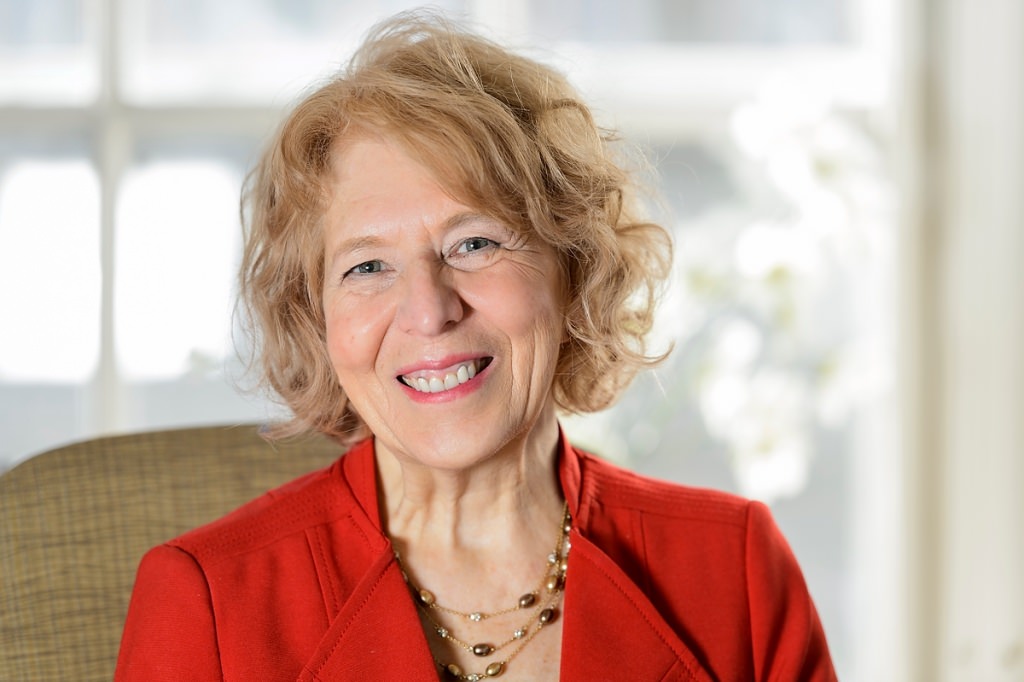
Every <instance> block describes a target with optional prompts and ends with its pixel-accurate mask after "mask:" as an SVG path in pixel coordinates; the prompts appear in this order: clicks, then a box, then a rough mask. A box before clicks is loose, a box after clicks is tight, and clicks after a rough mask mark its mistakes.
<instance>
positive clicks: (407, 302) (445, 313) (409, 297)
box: [396, 263, 464, 336]
mask: <svg viewBox="0 0 1024 682" xmlns="http://www.w3.org/2000/svg"><path fill="white" fill-rule="evenodd" d="M453 276H454V275H453V273H452V272H451V271H450V270H449V269H446V268H444V267H443V266H438V265H437V264H434V263H420V264H417V265H416V266H414V267H412V268H410V269H409V270H407V271H406V272H405V273H404V277H403V284H404V287H403V291H402V298H401V300H400V301H399V303H398V310H397V313H396V318H397V322H398V324H399V328H400V329H401V330H402V331H404V332H406V333H408V334H414V335H419V336H434V335H436V334H440V333H441V332H443V331H445V330H446V329H448V328H449V327H450V326H451V325H453V324H455V323H457V322H459V321H460V320H461V319H462V316H463V313H464V307H463V301H462V299H461V298H460V297H459V295H458V292H457V291H456V290H455V288H454V286H453V283H452V281H451V280H452V277H453Z"/></svg>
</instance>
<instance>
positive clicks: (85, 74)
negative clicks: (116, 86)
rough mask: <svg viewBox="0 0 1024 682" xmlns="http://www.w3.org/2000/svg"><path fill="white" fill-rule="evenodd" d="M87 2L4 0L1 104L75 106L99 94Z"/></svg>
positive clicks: (0, 39)
mask: <svg viewBox="0 0 1024 682" xmlns="http://www.w3.org/2000/svg"><path fill="white" fill-rule="evenodd" d="M94 20H95V15H94V14H87V12H86V7H85V0H31V1H29V0H0V102H24V103H48V104H74V103H81V102H86V101H89V100H91V99H92V98H94V97H95V96H96V93H97V92H98V84H99V69H98V61H97V57H96V51H95V49H94V46H93V45H92V44H90V41H89V40H88V37H89V36H90V35H92V34H93V33H94V32H93V31H90V30H89V29H90V28H91V27H90V25H89V23H90V22H91V21H94Z"/></svg>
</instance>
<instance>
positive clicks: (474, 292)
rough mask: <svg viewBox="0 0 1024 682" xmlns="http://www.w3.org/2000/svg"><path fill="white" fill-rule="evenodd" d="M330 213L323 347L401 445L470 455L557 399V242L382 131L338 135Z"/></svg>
mask: <svg viewBox="0 0 1024 682" xmlns="http://www.w3.org/2000/svg"><path fill="white" fill-rule="evenodd" d="M334 156H335V158H334V163H333V168H332V172H333V196H332V201H331V204H330V207H329V209H328V211H327V214H326V219H325V223H324V246H325V266H326V267H325V270H326V275H325V281H324V291H323V304H324V311H325V315H326V321H327V349H328V353H329V355H330V358H331V363H332V364H333V366H334V370H335V372H336V374H337V378H338V380H339V382H340V383H341V385H342V387H343V388H344V390H345V392H346V394H347V395H348V397H349V399H350V400H351V401H352V405H353V407H355V409H356V411H357V412H358V413H359V415H360V416H361V417H362V418H363V419H364V420H365V421H366V423H367V425H368V426H369V427H370V429H371V430H372V431H373V433H374V435H375V436H376V437H377V447H378V448H384V449H386V450H390V451H391V452H392V453H393V454H395V455H396V456H398V457H399V458H400V459H405V460H406V461H414V462H418V463H420V464H425V465H427V466H431V467H435V468H441V469H463V468H466V467H469V466H472V465H473V464H475V463H477V462H480V461H483V460H484V459H486V458H488V457H490V456H491V455H493V454H494V453H497V452H499V451H500V450H501V449H502V448H504V447H505V446H507V445H509V444H510V443H512V442H513V441H516V440H517V439H522V438H524V437H525V436H527V435H528V433H529V431H530V430H531V429H532V427H533V425H534V424H536V423H537V420H538V417H539V416H540V415H541V414H542V413H543V412H544V411H550V412H553V410H554V407H553V402H552V400H551V385H552V378H553V374H554V369H555V363H556V361H557V358H558V350H559V346H560V344H561V342H562V340H563V336H564V329H565V328H564V324H563V314H562V298H563V296H562V292H563V287H562V283H561V276H560V274H559V268H558V263H557V258H556V255H555V253H554V251H553V249H551V247H549V246H547V245H546V244H543V243H541V242H540V241H539V240H535V239H530V238H525V237H523V236H520V235H517V234H515V233H514V232H512V231H511V230H510V229H509V228H508V227H507V226H506V225H504V224H502V223H501V222H498V221H496V220H494V219H492V218H488V217H486V216H484V215H482V214H481V213H480V212H479V211H476V210H474V209H472V208H470V207H468V206H465V205H463V204H461V203H459V202H458V201H456V200H455V199H453V198H452V197H451V196H449V195H448V194H447V193H446V192H445V191H444V190H442V189H441V187H440V186H439V185H438V183H437V182H436V181H435V180H434V178H433V176H432V175H431V173H430V172H429V171H428V170H427V169H426V168H425V167H423V166H422V165H420V164H419V163H417V162H416V161H414V160H413V159H412V158H411V157H409V156H408V155H407V154H405V153H404V152H403V151H402V149H401V148H400V147H399V146H398V145H394V144H391V143H389V142H387V141H386V140H383V139H379V138H373V137H364V138H357V139H354V140H349V141H347V142H345V143H344V144H343V145H342V146H340V147H338V148H336V149H335V155H334Z"/></svg>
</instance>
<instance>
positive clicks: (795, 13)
mask: <svg viewBox="0 0 1024 682" xmlns="http://www.w3.org/2000/svg"><path fill="white" fill-rule="evenodd" d="M851 4H852V3H851V2H850V0H637V1H636V2H628V3H626V2H618V1H617V0H568V1H566V2H548V1H547V0H529V6H530V24H531V30H532V31H533V32H534V33H536V34H537V35H539V36H543V37H545V38H547V39H549V40H553V41H559V40H569V41H581V42H597V43H632V42H686V43H755V44H807V43H844V42H849V41H850V40H851V34H852V27H851V25H850V21H849V17H850V14H851V12H852V7H851Z"/></svg>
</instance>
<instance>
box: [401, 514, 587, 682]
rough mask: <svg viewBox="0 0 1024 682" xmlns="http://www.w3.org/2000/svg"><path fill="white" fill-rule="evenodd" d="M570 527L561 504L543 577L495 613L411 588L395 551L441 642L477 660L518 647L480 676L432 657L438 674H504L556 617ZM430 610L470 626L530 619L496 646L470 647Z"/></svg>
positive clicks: (471, 681)
mask: <svg viewBox="0 0 1024 682" xmlns="http://www.w3.org/2000/svg"><path fill="white" fill-rule="evenodd" d="M571 526H572V518H571V517H570V516H569V507H568V505H565V506H564V507H563V508H562V524H561V526H560V527H559V529H558V542H557V543H556V544H555V549H554V551H552V552H551V554H549V555H548V559H547V566H545V568H544V577H543V578H542V579H541V581H540V584H539V585H538V586H537V588H536V589H534V590H533V591H532V592H527V593H526V594H524V595H523V596H521V597H519V599H518V601H517V602H516V604H515V605H514V606H510V607H508V608H505V609H501V610H499V611H491V612H485V611H469V612H467V611H458V610H456V609H452V608H449V607H447V606H443V605H441V604H439V603H438V602H437V598H436V597H435V596H434V593H433V592H431V591H430V590H427V589H423V588H419V587H417V586H415V585H413V583H412V581H411V580H410V579H409V574H408V572H407V571H406V570H405V567H404V566H403V565H402V559H401V557H400V556H399V555H398V551H397V550H395V558H396V559H397V560H398V565H399V567H400V568H401V569H402V577H403V578H404V579H405V582H406V584H407V585H408V586H409V589H410V590H412V594H413V600H414V601H415V602H416V605H417V606H418V607H419V609H420V612H421V613H422V614H423V616H424V617H425V618H426V619H427V621H428V622H429V623H430V625H431V631H432V632H433V633H434V634H435V635H437V637H438V638H440V639H441V640H442V641H445V642H448V643H449V644H452V645H454V646H457V647H459V648H460V649H464V650H466V651H468V652H470V653H472V654H473V655H474V656H479V657H480V658H486V657H488V656H491V655H493V654H494V653H496V652H498V651H501V650H502V649H505V648H506V647H508V646H510V645H511V644H514V643H516V642H518V646H516V647H515V648H513V649H512V650H511V651H510V652H509V653H508V655H507V656H505V658H503V659H502V660H498V661H493V662H491V663H490V664H488V666H487V668H486V669H485V670H484V672H482V673H465V672H463V670H462V668H460V667H459V666H458V665H457V664H456V663H444V662H442V661H440V660H438V659H436V658H435V659H434V662H435V663H437V665H438V667H439V668H440V670H441V672H442V673H444V674H446V675H447V676H448V677H449V678H451V679H456V680H465V681H467V682H479V681H480V680H483V679H485V678H487V677H497V676H498V675H501V674H502V673H503V672H505V669H506V667H507V666H508V664H509V662H510V661H511V660H512V659H513V658H515V657H516V656H517V655H519V652H521V651H522V650H523V648H524V647H526V645H527V644H529V643H530V642H531V641H532V640H533V638H534V637H536V636H537V634H538V633H539V632H540V631H541V630H542V629H543V628H544V626H545V625H548V624H549V623H551V622H553V621H554V620H555V619H556V618H558V603H559V601H560V600H561V598H562V590H563V589H564V587H565V572H566V570H567V569H568V565H569V529H570V528H571ZM432 611H439V612H442V613H447V614H449V615H451V616H457V617H459V618H462V619H464V620H467V621H469V622H470V623H479V622H481V621H485V620H488V619H490V618H495V617H497V616H502V615H505V614H509V613H514V612H516V611H527V612H529V613H530V616H529V618H528V619H527V621H526V622H525V623H523V624H522V625H521V626H520V627H518V628H516V629H515V630H514V631H513V632H512V634H511V635H510V636H509V637H508V638H507V639H505V640H504V641H502V642H500V643H498V644H490V643H487V642H480V643H477V644H470V643H469V642H467V641H465V640H463V639H459V638H458V637H456V636H455V635H454V634H453V633H452V632H451V630H449V629H448V628H446V627H444V626H443V625H441V624H440V623H438V622H437V619H436V618H434V616H433V615H432V614H431V612H432Z"/></svg>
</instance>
